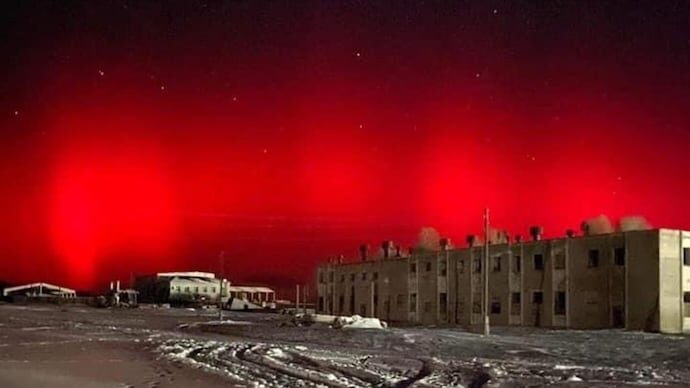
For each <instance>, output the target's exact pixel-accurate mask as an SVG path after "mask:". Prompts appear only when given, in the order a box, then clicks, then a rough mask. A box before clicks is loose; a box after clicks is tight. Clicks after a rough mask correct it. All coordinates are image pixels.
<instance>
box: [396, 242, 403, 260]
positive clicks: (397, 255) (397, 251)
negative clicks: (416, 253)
mask: <svg viewBox="0 0 690 388" xmlns="http://www.w3.org/2000/svg"><path fill="white" fill-rule="evenodd" d="M395 257H402V252H401V248H400V245H396V246H395Z"/></svg>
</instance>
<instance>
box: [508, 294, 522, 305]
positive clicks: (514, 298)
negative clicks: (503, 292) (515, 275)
mask: <svg viewBox="0 0 690 388" xmlns="http://www.w3.org/2000/svg"><path fill="white" fill-rule="evenodd" d="M510 303H512V304H520V293H519V292H513V293H511V294H510Z"/></svg>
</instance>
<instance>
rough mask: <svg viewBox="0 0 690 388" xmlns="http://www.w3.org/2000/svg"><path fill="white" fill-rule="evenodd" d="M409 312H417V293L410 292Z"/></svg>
mask: <svg viewBox="0 0 690 388" xmlns="http://www.w3.org/2000/svg"><path fill="white" fill-rule="evenodd" d="M410 312H411V313H416V312H417V294H410Z"/></svg>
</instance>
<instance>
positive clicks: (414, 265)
mask: <svg viewBox="0 0 690 388" xmlns="http://www.w3.org/2000/svg"><path fill="white" fill-rule="evenodd" d="M410 272H411V273H416V272H417V263H410Z"/></svg>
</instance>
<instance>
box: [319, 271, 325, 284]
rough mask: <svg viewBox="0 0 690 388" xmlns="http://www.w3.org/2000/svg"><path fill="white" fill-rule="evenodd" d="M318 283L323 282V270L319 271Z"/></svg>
mask: <svg viewBox="0 0 690 388" xmlns="http://www.w3.org/2000/svg"><path fill="white" fill-rule="evenodd" d="M319 283H325V280H324V277H323V272H319Z"/></svg>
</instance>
